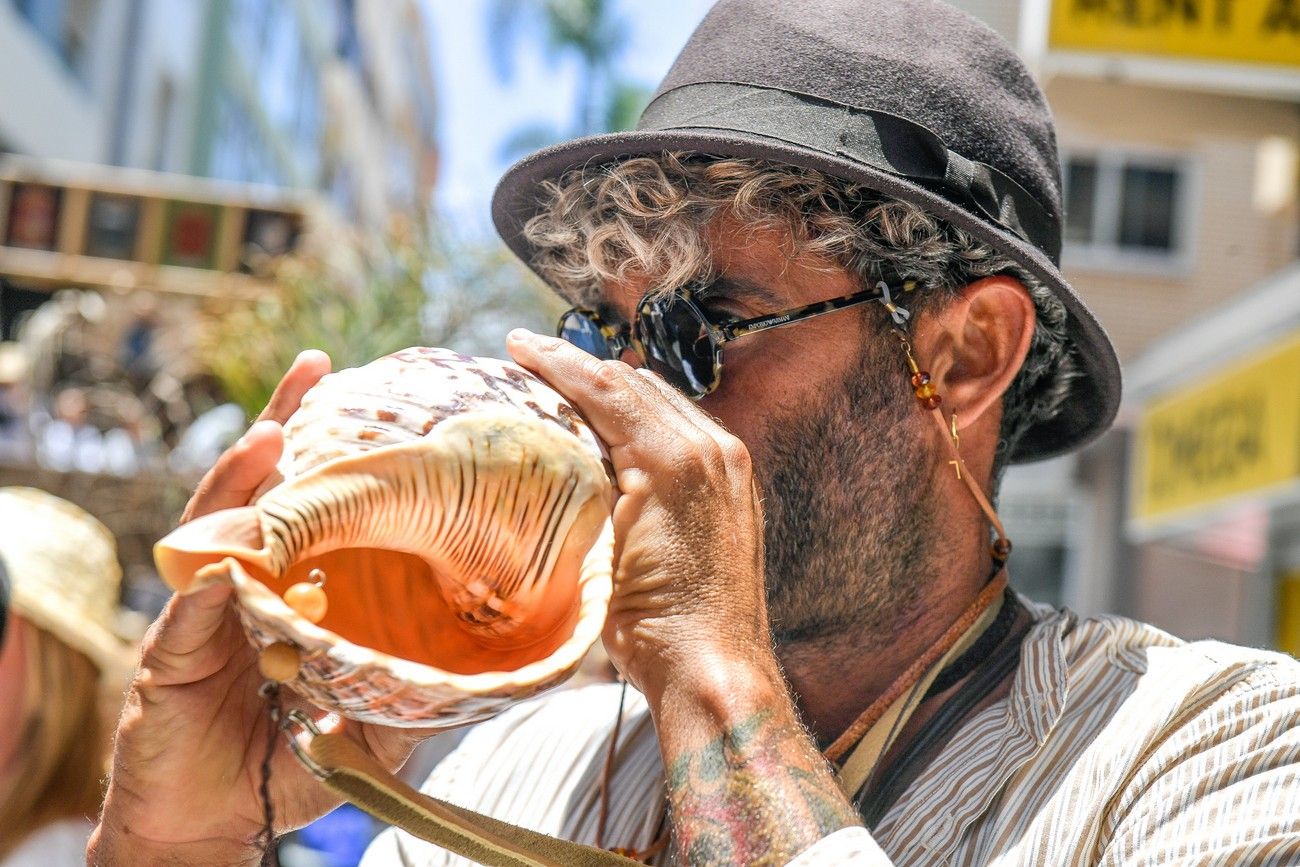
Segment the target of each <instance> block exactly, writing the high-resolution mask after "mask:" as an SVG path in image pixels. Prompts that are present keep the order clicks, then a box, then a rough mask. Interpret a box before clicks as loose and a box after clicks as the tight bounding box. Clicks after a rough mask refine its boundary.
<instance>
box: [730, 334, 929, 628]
mask: <svg viewBox="0 0 1300 867" xmlns="http://www.w3.org/2000/svg"><path fill="white" fill-rule="evenodd" d="M895 375H897V377H898V378H897V380H895V378H894V377H895ZM822 394H825V393H822ZM822 394H817V393H816V392H814V395H815V396H814V397H812V398H810V399H809V400H808V401H806V402H805V403H804V404H803V405H801V406H797V407H792V408H790V409H789V410H787V411H786V412H784V413H783V414H782V415H781V416H780V417H777V418H773V419H772V423H771V425H770V426H769V427H768V429H767V435H766V437H765V440H764V447H763V450H762V452H763V453H762V460H760V461H756V473H757V475H758V477H759V481H760V484H761V487H762V491H763V509H764V518H765V530H764V541H765V546H766V547H765V551H766V590H767V609H768V619H769V622H770V627H771V631H772V638H773V641H774V642H775V644H776V645H777V647H778V649H779V650H780V649H784V650H785V651H786V652H797V649H798V648H801V647H802V648H807V649H812V648H814V647H821V646H825V645H837V646H838V645H845V646H851V647H854V648H858V649H863V650H871V649H878V648H881V647H885V646H887V645H889V644H890V643H891V642H893V641H894V639H895V637H896V636H897V635H898V634H899V633H900V632H901V631H902V630H904V629H905V628H906V627H907V625H908V624H910V623H912V622H914V621H915V620H916V619H917V617H918V616H919V615H920V614H921V610H920V607H921V599H922V595H923V590H924V585H925V582H926V580H927V577H928V576H929V574H930V571H931V568H930V567H931V557H930V551H929V548H930V545H929V544H928V539H929V538H930V536H931V534H932V533H933V530H934V528H933V526H932V517H933V515H934V512H935V510H934V508H933V504H932V503H931V501H930V499H929V496H930V495H929V489H930V473H931V466H932V461H931V459H930V457H929V456H928V454H927V451H926V440H925V438H924V437H923V436H922V433H921V427H920V425H919V424H918V421H920V420H922V415H921V413H920V412H918V411H917V408H916V406H915V398H914V397H913V396H912V394H911V390H910V389H909V388H908V383H907V380H906V378H905V375H904V374H903V373H902V372H901V371H900V372H899V373H898V374H895V361H894V360H891V359H888V358H864V359H862V360H861V361H860V363H859V364H858V365H857V367H856V368H855V369H854V370H852V371H851V372H850V373H849V375H848V376H846V377H845V379H844V381H843V383H842V387H841V388H838V389H834V390H832V391H831V392H830V393H829V396H825V397H822Z"/></svg>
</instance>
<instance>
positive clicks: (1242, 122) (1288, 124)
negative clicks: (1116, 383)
mask: <svg viewBox="0 0 1300 867" xmlns="http://www.w3.org/2000/svg"><path fill="white" fill-rule="evenodd" d="M1045 89H1046V92H1047V97H1048V100H1049V102H1050V103H1051V105H1052V110H1053V112H1054V113H1055V116H1056V123H1057V130H1058V139H1059V145H1060V147H1061V150H1062V153H1063V154H1064V153H1068V152H1069V151H1070V150H1078V151H1091V150H1093V149H1096V148H1107V149H1120V150H1131V151H1136V152H1147V153H1152V154H1156V155H1169V156H1176V157H1180V158H1183V159H1185V160H1187V162H1188V164H1189V166H1190V168H1191V176H1190V177H1191V182H1192V183H1191V187H1190V190H1191V196H1190V203H1191V223H1190V229H1191V235H1190V250H1189V252H1190V256H1189V259H1188V260H1187V261H1186V262H1185V263H1183V266H1182V267H1158V268H1134V267H1119V266H1115V267H1107V266H1105V265H1102V264H1098V263H1089V264H1087V265H1085V264H1081V263H1080V262H1079V261H1078V257H1072V256H1071V254H1070V251H1069V250H1067V251H1066V255H1065V257H1064V262H1063V264H1064V266H1065V271H1066V276H1067V277H1068V278H1069V279H1070V280H1071V282H1072V283H1073V284H1074V286H1075V287H1076V288H1077V289H1078V290H1079V291H1080V292H1081V293H1082V294H1083V296H1084V298H1085V299H1087V302H1088V304H1089V305H1090V306H1091V307H1092V309H1093V310H1094V311H1095V312H1096V313H1097V315H1098V316H1099V317H1100V319H1101V321H1102V322H1103V324H1105V326H1106V327H1107V329H1108V330H1109V331H1110V333H1111V336H1112V337H1113V338H1114V340H1115V343H1116V346H1117V348H1118V349H1119V353H1120V357H1121V359H1123V360H1125V361H1128V360H1131V359H1132V358H1133V357H1134V356H1135V355H1136V354H1137V353H1139V352H1140V351H1141V350H1142V349H1143V348H1145V347H1146V346H1147V345H1148V344H1149V343H1150V342H1151V341H1152V340H1154V339H1156V338H1158V337H1160V336H1161V335H1163V334H1166V333H1168V332H1169V331H1170V330H1172V329H1174V328H1176V327H1177V326H1179V325H1181V324H1183V323H1185V322H1187V321H1188V320H1189V319H1191V318H1192V317H1195V316H1197V315H1199V314H1202V313H1205V312H1206V311H1208V310H1209V309H1211V308H1212V307H1214V306H1215V305H1216V304H1220V303H1224V302H1225V301H1226V300H1227V299H1229V298H1231V297H1232V296H1233V295H1235V294H1238V293H1240V292H1243V291H1245V290H1247V289H1249V288H1251V287H1252V286H1253V285H1254V284H1256V283H1258V282H1259V281H1260V280H1262V279H1264V278H1265V277H1267V276H1268V275H1269V274H1272V273H1273V272H1275V271H1277V270H1278V269H1280V268H1282V267H1284V266H1285V265H1286V264H1287V263H1288V262H1290V261H1293V260H1294V259H1296V258H1297V255H1300V233H1298V232H1297V222H1298V221H1297V209H1296V204H1295V191H1294V190H1293V191H1292V193H1291V197H1290V198H1291V204H1290V206H1289V207H1287V208H1286V209H1284V210H1283V211H1281V212H1276V213H1266V212H1264V211H1262V210H1260V209H1259V208H1257V207H1256V205H1255V203H1254V190H1255V183H1256V173H1257V171H1258V164H1259V151H1260V144H1261V142H1263V141H1264V140H1266V139H1268V138H1269V137H1277V136H1283V137H1286V138H1289V139H1290V140H1291V141H1292V142H1300V107H1297V106H1296V105H1293V104H1288V103H1284V102H1277V101H1270V100H1259V99H1248V98H1243V97H1240V96H1220V95H1215V94H1206V93H1194V92H1186V91H1178V90H1170V89H1163V88H1155V87H1143V86H1138V85H1134V84H1119V83H1114V82H1108V81H1102V80H1096V79H1081V78H1067V77H1063V76H1058V77H1056V78H1053V79H1051V80H1050V81H1048V82H1047V83H1046V87H1045Z"/></svg>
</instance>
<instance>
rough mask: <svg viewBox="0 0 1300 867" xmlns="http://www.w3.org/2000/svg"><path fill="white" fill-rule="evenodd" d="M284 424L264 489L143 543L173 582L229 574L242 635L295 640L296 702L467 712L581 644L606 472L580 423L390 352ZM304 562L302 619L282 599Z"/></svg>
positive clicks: (443, 366)
mask: <svg viewBox="0 0 1300 867" xmlns="http://www.w3.org/2000/svg"><path fill="white" fill-rule="evenodd" d="M367 383H369V385H367ZM367 388H369V389H370V390H371V391H372V392H373V393H370V394H368V393H367V392H366V391H365V389H367ZM368 432H373V433H368ZM285 435H286V458H285V460H283V461H282V462H281V466H280V472H281V474H282V476H283V479H282V480H281V481H279V482H278V483H277V484H275V485H274V486H273V487H271V488H269V489H268V490H266V491H265V492H264V493H263V494H262V495H261V496H260V497H258V499H257V500H256V501H255V502H254V503H253V504H252V505H251V506H249V507H246V508H243V509H229V510H225V511H223V512H218V513H215V514H213V515H210V516H207V517H205V518H201V519H199V520H197V521H194V522H191V523H190V524H187V525H184V526H182V527H180V528H178V529H177V530H176V531H175V532H173V533H172V534H171V535H169V536H168V537H167V538H166V539H164V540H163V541H162V542H160V543H159V544H158V546H157V548H156V550H155V553H156V557H157V560H158V564H159V570H160V571H161V572H162V573H163V576H164V578H166V579H167V580H168V581H169V583H171V584H172V585H173V586H175V587H177V589H180V590H184V589H186V587H187V586H188V585H189V584H190V583H191V582H192V581H193V579H194V576H195V574H196V573H199V572H201V571H203V575H204V578H205V579H207V580H211V579H212V578H214V577H215V578H217V579H219V580H229V581H230V582H232V583H233V584H234V585H235V587H236V591H237V598H238V604H239V609H240V615H241V618H242V619H243V622H244V625H245V628H246V629H247V631H248V633H249V635H250V638H251V639H252V640H253V642H254V643H255V644H256V645H257V646H259V647H267V646H269V645H272V644H275V643H287V644H291V645H293V646H294V647H296V648H298V649H299V651H300V658H301V665H300V667H299V669H298V675H297V677H296V678H295V679H294V680H292V681H291V685H292V686H293V687H294V688H295V689H297V690H298V691H299V692H301V693H303V694H304V695H305V696H306V697H307V698H309V699H310V700H312V701H313V702H314V703H316V704H318V705H320V706H322V707H324V708H326V709H330V710H338V711H340V712H341V713H343V714H344V715H346V716H349V717H352V718H354V719H359V720H363V721H368V722H376V723H381V724H385V725H408V726H433V725H457V724H462V723H466V722H472V721H475V720H478V719H482V718H485V717H487V716H491V715H492V714H495V713H497V712H499V711H500V710H502V709H504V708H505V707H506V706H508V705H509V704H510V703H513V702H515V701H518V700H520V699H522V698H526V697H528V696H530V695H533V694H535V693H537V692H539V691H541V690H543V689H546V688H548V687H550V686H553V685H555V684H557V683H559V682H560V681H562V680H563V679H564V678H566V677H567V676H568V675H569V674H571V673H572V672H573V671H574V670H575V669H576V667H577V665H578V663H579V662H580V661H581V659H582V656H583V655H584V654H585V653H586V651H587V650H588V649H589V648H590V646H591V645H592V644H593V643H594V642H595V641H596V640H597V639H598V637H599V635H600V631H601V628H602V626H603V624H604V619H605V613H606V609H607V606H608V603H609V596H610V589H611V575H610V573H611V560H612V549H613V539H612V532H611V525H610V520H609V506H610V499H611V487H610V482H609V478H608V475H607V472H606V468H605V463H604V459H603V456H602V453H601V450H600V447H599V445H598V444H597V442H596V440H595V438H594V437H593V436H592V435H591V432H590V430H589V429H588V428H587V427H586V425H585V423H583V422H582V420H581V418H579V417H578V415H577V413H576V412H574V411H573V410H572V409H571V408H569V407H568V405H567V404H565V403H564V402H563V400H562V399H561V398H560V397H559V395H558V394H556V393H555V392H553V391H551V390H550V389H549V388H547V387H546V386H544V385H542V384H541V383H540V382H539V381H537V380H536V379H535V378H534V377H532V376H531V375H530V374H528V373H526V372H525V371H523V370H521V369H519V368H516V367H514V366H513V365H507V364H505V363H504V362H498V361H495V360H492V359H476V358H471V357H468V356H461V355H457V354H454V353H450V352H447V351H446V350H424V349H419V350H405V351H404V352H402V353H396V354H395V355H393V356H388V357H386V358H383V359H380V360H379V361H377V362H374V363H373V364H371V365H367V366H365V367H362V368H357V369H354V370H348V371H341V372H340V373H338V374H334V375H331V376H329V377H326V378H325V379H323V380H322V381H321V383H320V384H319V385H317V386H316V387H315V388H314V389H312V390H311V391H310V392H309V393H308V395H307V397H306V398H305V399H304V401H303V405H302V408H301V409H300V410H299V412H298V413H296V414H295V416H294V417H293V418H291V419H290V421H289V423H288V424H287V425H286V427H285ZM213 563H216V564H219V565H218V566H212V565H210V564H213ZM204 570H206V571H204ZM314 570H319V571H318V572H317V571H314ZM313 574H314V575H321V574H323V575H325V576H327V583H326V585H325V590H326V592H327V594H328V597H329V605H328V609H327V612H326V614H325V615H324V618H323V619H322V620H321V622H320V623H319V624H313V623H311V622H310V621H308V620H307V619H306V618H304V617H303V616H301V615H299V614H298V613H296V612H295V611H293V610H292V609H291V608H290V607H289V606H288V605H287V604H285V602H284V600H283V598H282V595H283V593H284V592H285V590H287V589H288V588H289V587H290V586H292V585H294V584H295V583H298V582H302V581H305V580H306V579H307V577H308V576H309V575H313Z"/></svg>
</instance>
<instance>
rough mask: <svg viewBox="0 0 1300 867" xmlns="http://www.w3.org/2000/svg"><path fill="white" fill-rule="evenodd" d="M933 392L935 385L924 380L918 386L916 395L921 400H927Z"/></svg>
mask: <svg viewBox="0 0 1300 867" xmlns="http://www.w3.org/2000/svg"><path fill="white" fill-rule="evenodd" d="M933 394H934V386H933V385H931V384H930V383H928V382H923V383H921V384H920V385H918V386H917V387H916V396H917V397H918V398H920V399H921V400H925V399H926V398H927V397H930V396H932V395H933Z"/></svg>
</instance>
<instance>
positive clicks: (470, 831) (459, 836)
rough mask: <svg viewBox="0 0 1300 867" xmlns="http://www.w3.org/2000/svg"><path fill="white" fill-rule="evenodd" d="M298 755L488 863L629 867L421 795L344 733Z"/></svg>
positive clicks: (395, 820)
mask: <svg viewBox="0 0 1300 867" xmlns="http://www.w3.org/2000/svg"><path fill="white" fill-rule="evenodd" d="M291 742H292V743H293V745H294V753H295V754H296V755H298V757H299V760H301V761H303V764H304V766H306V767H307V769H308V770H309V771H311V772H312V774H313V775H315V776H316V777H317V778H318V779H319V780H320V781H321V782H322V783H323V784H324V785H325V786H326V787H327V788H328V789H330V790H331V791H333V792H334V793H335V794H337V795H339V796H340V797H342V798H345V799H346V800H348V801H351V802H352V803H353V804H355V805H356V806H358V807H360V808H361V809H362V810H364V811H365V812H367V813H369V814H370V815H372V816H374V817H375V818H376V819H379V820H380V821H383V822H387V823H388V824H390V825H395V826H396V827H398V828H401V829H402V830H403V831H406V832H407V833H409V834H412V835H413V836H416V837H419V838H420V839H421V840H427V841H428V842H430V843H433V844H435V845H437V846H441V847H442V848H444V849H447V850H448V851H450V852H454V853H455V854H457V855H460V856H462V857H465V858H469V859H470V860H472V861H476V862H478V863H479V864H485V865H488V867H627V865H633V864H639V863H640V862H638V861H633V860H632V859H630V858H625V857H623V856H622V855H617V854H615V853H613V852H607V851H605V850H604V849H597V848H595V847H593V846H584V845H582V844H580V843H573V842H570V841H568V840H561V839H559V838H558V837H552V836H550V835H548V834H541V833H539V832H537V831H530V830H529V829H527V828H521V827H519V826H518V825H512V824H510V823H509V822H502V821H501V820H499V819H494V818H492V817H491V816H485V815H483V814H482V813H476V812H474V811H473V810H467V809H465V808H464V807H458V806H456V805H455V804H451V803H448V802H447V801H441V800H439V799H437V798H431V797H429V796H428V795H424V794H421V793H420V792H417V791H416V790H415V789H413V788H411V787H410V786H408V785H407V784H406V783H404V782H402V781H401V780H399V779H398V778H397V777H395V776H393V775H392V774H391V773H390V772H389V771H388V770H386V769H385V768H384V767H383V766H382V765H380V764H379V763H378V762H376V761H375V760H374V759H373V758H371V757H370V756H369V755H367V754H366V753H365V752H364V751H363V750H362V749H361V748H360V747H359V746H357V744H356V743H354V742H353V741H351V740H349V739H348V738H347V737H345V736H344V735H341V734H328V733H327V734H314V736H313V737H312V738H311V740H310V741H309V743H308V744H307V755H306V756H304V755H303V754H302V753H301V752H300V748H299V746H298V743H297V741H296V740H294V739H292V738H291Z"/></svg>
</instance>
